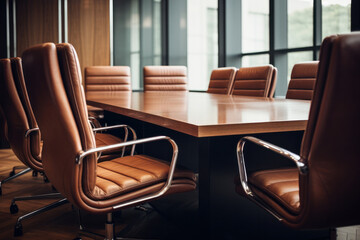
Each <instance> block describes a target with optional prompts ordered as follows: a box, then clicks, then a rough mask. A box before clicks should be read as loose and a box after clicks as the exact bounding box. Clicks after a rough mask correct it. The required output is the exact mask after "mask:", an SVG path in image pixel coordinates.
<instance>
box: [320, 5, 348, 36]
mask: <svg viewBox="0 0 360 240" xmlns="http://www.w3.org/2000/svg"><path fill="white" fill-rule="evenodd" d="M350 6H351V0H323V1H322V36H323V38H324V37H326V36H329V35H332V34H336V33H346V32H350V16H351V8H350Z"/></svg>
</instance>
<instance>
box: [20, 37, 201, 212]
mask: <svg viewBox="0 0 360 240" xmlns="http://www.w3.org/2000/svg"><path fill="white" fill-rule="evenodd" d="M64 56H67V57H64ZM23 61H24V73H25V79H26V81H27V85H28V86H29V89H28V90H29V96H30V99H31V102H32V103H33V109H34V113H35V116H36V118H37V119H38V123H39V126H40V128H41V130H42V133H43V138H44V142H45V145H44V149H43V164H44V168H45V171H46V173H47V175H48V178H49V180H50V182H51V183H52V184H53V185H54V186H55V187H56V189H57V190H58V191H59V192H60V193H61V194H62V195H63V196H65V197H66V198H67V199H68V200H69V201H70V202H72V203H73V204H75V205H76V206H78V207H79V208H80V209H83V210H86V211H90V212H94V213H101V212H103V213H108V212H111V211H113V208H112V207H113V206H114V205H117V204H120V203H123V202H124V201H128V200H130V199H136V198H138V197H141V196H144V195H147V194H151V193H153V192H155V191H158V190H159V189H160V188H161V187H162V186H163V185H164V179H165V178H166V177H167V171H168V170H169V165H168V163H165V162H163V161H160V160H157V159H154V158H151V157H148V156H145V155H138V156H128V157H123V158H117V159H114V160H111V161H106V162H102V163H99V164H98V163H97V160H96V155H94V154H91V155H89V156H88V157H86V158H85V159H84V160H83V162H82V164H81V165H78V164H76V162H75V159H76V156H78V155H79V154H80V153H82V152H83V151H86V150H89V149H92V148H94V147H95V138H94V135H93V134H92V131H91V127H90V125H89V123H88V121H87V111H86V103H85V97H84V91H83V88H82V85H81V74H80V66H79V62H78V60H77V54H76V52H75V49H74V48H73V46H72V45H71V44H65V43H64V44H59V45H57V47H56V46H55V44H53V43H45V44H42V45H37V46H34V47H32V48H30V49H27V50H26V51H25V52H24V53H23ZM65 67H66V68H68V69H70V72H65V71H62V70H61V69H64V68H65ZM54 126H56V127H54ZM195 186H196V184H195V177H194V174H193V173H191V172H189V171H186V170H178V171H176V173H175V178H174V180H173V182H172V185H171V188H170V190H169V191H168V193H173V192H180V191H189V190H193V189H195Z"/></svg>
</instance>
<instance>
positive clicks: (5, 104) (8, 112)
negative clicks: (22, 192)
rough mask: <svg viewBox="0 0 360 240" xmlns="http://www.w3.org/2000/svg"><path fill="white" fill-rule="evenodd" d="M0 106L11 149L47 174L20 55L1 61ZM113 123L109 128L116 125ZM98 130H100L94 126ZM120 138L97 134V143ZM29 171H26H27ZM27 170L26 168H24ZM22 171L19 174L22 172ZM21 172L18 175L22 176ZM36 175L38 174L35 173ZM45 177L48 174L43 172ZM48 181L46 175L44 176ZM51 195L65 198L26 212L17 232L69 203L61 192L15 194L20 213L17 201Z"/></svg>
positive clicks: (30, 166)
mask: <svg viewBox="0 0 360 240" xmlns="http://www.w3.org/2000/svg"><path fill="white" fill-rule="evenodd" d="M0 64H1V65H0V71H1V76H0V95H1V96H0V106H1V109H3V112H4V116H5V118H6V121H7V122H8V124H7V127H8V130H7V132H8V134H7V135H8V141H9V144H10V146H11V149H12V150H13V152H14V153H15V155H16V156H17V158H18V159H19V160H20V161H22V162H23V163H24V164H25V165H26V166H27V167H28V169H29V170H27V171H30V169H32V170H33V171H35V173H37V172H39V173H41V174H43V175H44V169H43V166H42V161H41V149H42V141H41V136H40V130H39V128H38V125H37V122H36V119H35V117H34V114H33V111H32V107H31V105H30V101H29V98H28V94H27V89H26V85H25V80H24V76H23V71H22V63H21V59H20V58H12V59H1V60H0ZM113 127H114V126H111V127H110V128H113ZM100 130H107V128H100ZM94 131H99V129H94ZM119 141H121V140H120V139H119V138H117V137H115V136H113V135H110V134H106V133H98V134H96V144H97V146H104V145H108V144H109V143H110V144H111V143H112V144H113V143H118V142H119ZM109 154H110V152H104V153H102V156H101V160H106V159H108V158H111V157H113V156H111V157H110V156H109ZM116 154H117V155H119V156H121V155H122V154H123V151H122V150H118V151H117V152H116ZM27 171H26V172H27ZM22 172H24V173H25V171H22ZM22 172H20V173H22ZM20 173H18V174H17V175H19V174H20ZM34 175H35V174H34ZM44 176H45V175H44ZM45 180H46V177H45ZM48 198H62V199H61V200H59V201H57V202H55V203H52V204H50V205H48V206H46V207H43V208H41V209H38V210H35V211H33V212H30V213H27V214H26V215H24V216H21V217H19V218H18V220H17V223H16V224H15V235H16V236H18V235H21V234H22V224H21V222H22V221H23V220H25V219H27V218H30V217H32V216H34V215H36V214H39V213H41V212H44V211H47V210H50V209H52V208H54V207H56V206H59V205H62V204H64V203H66V202H67V201H66V199H64V198H63V197H62V196H61V195H60V194H59V193H56V192H55V193H48V194H43V195H35V196H21V197H15V198H14V199H13V200H12V203H11V206H10V212H11V213H17V212H18V206H17V204H16V202H18V201H25V200H39V199H48Z"/></svg>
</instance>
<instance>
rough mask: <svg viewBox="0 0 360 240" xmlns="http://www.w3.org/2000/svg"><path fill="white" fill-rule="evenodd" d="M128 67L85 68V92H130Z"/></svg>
mask: <svg viewBox="0 0 360 240" xmlns="http://www.w3.org/2000/svg"><path fill="white" fill-rule="evenodd" d="M130 76H131V74H130V67H128V66H91V67H86V68H85V92H92V91H102V92H103V91H105V92H108V91H115V92H116V91H121V92H122V91H131V77H130Z"/></svg>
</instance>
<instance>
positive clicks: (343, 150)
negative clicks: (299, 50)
mask: <svg viewBox="0 0 360 240" xmlns="http://www.w3.org/2000/svg"><path fill="white" fill-rule="evenodd" d="M359 62H360V34H359V33H353V34H344V35H336V36H329V37H327V38H325V39H324V41H323V43H322V45H321V49H320V62H319V69H318V74H317V80H316V83H315V89H314V95H313V99H312V104H311V107H310V114H309V120H308V123H307V127H306V131H305V134H304V137H303V141H302V145H301V150H300V156H299V155H297V154H294V153H291V152H289V151H287V150H285V149H282V148H281V147H277V146H274V145H272V144H270V143H267V142H265V141H262V140H259V139H256V138H254V137H245V138H242V139H241V140H240V142H239V143H238V147H237V150H238V163H239V172H240V179H237V180H236V191H237V192H238V193H240V194H242V195H245V196H247V197H248V198H249V199H251V200H253V201H255V202H256V203H258V204H259V205H260V206H262V207H264V208H265V209H267V210H268V211H269V212H270V213H272V214H273V215H274V216H276V217H277V218H278V219H279V220H280V221H282V222H283V223H284V224H286V225H288V226H290V227H293V228H324V227H327V228H329V227H330V228H331V227H339V226H347V225H356V224H359V223H360V218H359V216H360V205H359V202H360V181H359V177H358V175H359V169H360V161H359V154H358V149H359V147H358V137H359V136H360V125H359V122H360V112H359V111H358V109H359V107H360V103H359V96H358V89H359V88H360V81H358V80H359V79H360V70H359V67H358V65H359V64H358V63H359ZM247 141H251V142H254V143H255V144H258V145H259V146H264V147H266V148H267V149H269V150H272V151H274V152H277V153H279V154H280V155H283V156H285V157H287V158H289V159H290V160H292V161H294V162H295V164H296V167H294V168H290V169H274V170H265V171H258V172H255V173H252V174H251V175H250V177H249V178H248V179H247V174H246V169H245V165H244V155H243V148H244V144H245V142H247Z"/></svg>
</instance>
